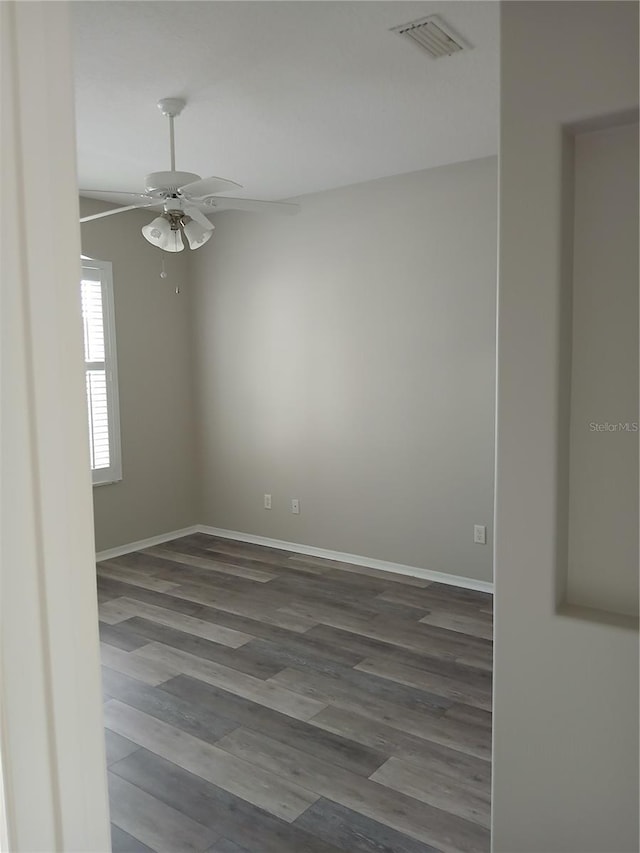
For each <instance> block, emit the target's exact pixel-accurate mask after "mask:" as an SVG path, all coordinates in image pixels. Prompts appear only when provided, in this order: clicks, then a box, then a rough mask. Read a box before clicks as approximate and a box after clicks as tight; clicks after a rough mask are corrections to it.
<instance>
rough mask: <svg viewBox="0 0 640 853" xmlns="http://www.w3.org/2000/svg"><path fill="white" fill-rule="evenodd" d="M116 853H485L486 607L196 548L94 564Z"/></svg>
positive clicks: (372, 577)
mask: <svg viewBox="0 0 640 853" xmlns="http://www.w3.org/2000/svg"><path fill="white" fill-rule="evenodd" d="M98 597H99V606H100V620H101V621H100V634H101V640H102V650H103V678H104V699H105V706H104V713H105V724H106V746H107V762H108V765H109V796H110V802H111V820H112V825H113V826H112V830H113V832H112V840H113V850H114V853H116V851H131V853H134V851H157V853H187V851H194V853H205V851H207V853H332V852H333V853H337V851H349V853H356V851H363V853H434V851H440V853H475V851H488V850H489V818H490V784H491V765H490V755H491V666H492V642H491V638H492V601H491V596H489V595H487V594H485V593H479V592H472V591H469V590H463V589H457V588H455V587H449V586H445V585H443V584H438V583H430V582H428V581H423V580H420V579H416V578H410V577H404V576H401V575H395V574H389V573H386V572H380V571H376V570H369V569H363V568H362V567H360V566H352V565H347V564H343V563H336V562H333V561H331V560H322V559H318V558H314V557H307V556H304V555H302V554H293V553H290V552H286V551H279V550H276V549H273V548H265V547H262V546H258V545H248V544H244V543H239V542H233V541H231V540H226V539H220V538H216V537H213V536H206V535H204V534H194V535H192V536H188V537H185V538H182V539H177V540H174V541H173V542H168V543H166V544H165V545H162V546H160V547H155V548H148V549H146V550H145V551H139V552H136V553H134V554H128V555H126V556H122V557H118V558H114V559H111V560H106V561H103V562H102V563H99V564H98Z"/></svg>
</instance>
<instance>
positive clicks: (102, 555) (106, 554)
mask: <svg viewBox="0 0 640 853" xmlns="http://www.w3.org/2000/svg"><path fill="white" fill-rule="evenodd" d="M201 530H202V528H201V526H200V525H199V524H193V525H191V527H183V528H182V530H172V531H171V532H170V533H160V534H159V535H158V536H150V537H149V538H148V539H139V540H138V541H137V542H129V543H127V544H126V545H118V547H117V548H107V550H106V551H97V552H96V562H98V563H99V562H100V560H111V559H113V557H121V556H122V555H123V554H132V553H133V552H134V551H142V550H143V549H144V548H151V547H152V546H153V545H162V543H163V542H170V541H171V540H172V539H179V538H180V537H181V536H190V535H191V534H192V533H200V531H201Z"/></svg>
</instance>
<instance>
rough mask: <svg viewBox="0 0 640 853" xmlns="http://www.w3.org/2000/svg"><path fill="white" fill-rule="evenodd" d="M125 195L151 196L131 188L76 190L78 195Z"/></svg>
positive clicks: (134, 196)
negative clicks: (133, 190) (132, 190)
mask: <svg viewBox="0 0 640 853" xmlns="http://www.w3.org/2000/svg"><path fill="white" fill-rule="evenodd" d="M89 194H91V195H126V196H130V197H131V198H151V196H149V195H148V194H147V193H136V192H131V190H78V195H87V196H88V195H89Z"/></svg>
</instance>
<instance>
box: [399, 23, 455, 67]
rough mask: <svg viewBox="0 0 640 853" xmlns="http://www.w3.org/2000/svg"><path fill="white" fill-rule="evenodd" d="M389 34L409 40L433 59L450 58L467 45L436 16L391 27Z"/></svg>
mask: <svg viewBox="0 0 640 853" xmlns="http://www.w3.org/2000/svg"><path fill="white" fill-rule="evenodd" d="M391 32H392V33H398V35H401V36H404V38H407V39H411V41H412V42H414V43H415V44H417V45H418V46H419V47H421V48H422V49H423V50H426V51H427V53H428V54H429V55H430V56H432V57H433V58H434V59H440V58H441V57H443V56H451V54H452V53H459V52H460V51H461V50H466V49H468V45H467V44H466V43H465V42H464V41H463V40H462V39H461V38H460V37H459V36H457V35H454V34H453V32H452V31H451V30H450V29H449V27H448V26H447V25H446V24H445V23H444V21H443V20H442V18H438V17H437V15H430V16H429V17H428V18H421V19H420V20H419V21H412V22H411V23H410V24H402V25H401V26H399V27H393V28H392V30H391Z"/></svg>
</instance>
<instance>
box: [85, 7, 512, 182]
mask: <svg viewBox="0 0 640 853" xmlns="http://www.w3.org/2000/svg"><path fill="white" fill-rule="evenodd" d="M71 8H72V15H73V29H74V59H75V78H76V99H77V130H78V171H79V183H80V186H81V187H88V188H95V187H99V188H105V189H113V190H138V189H139V190H142V188H143V184H144V176H145V175H146V174H147V173H148V172H152V171H159V170H164V169H168V168H169V161H168V158H169V154H168V142H167V119H166V118H164V117H163V116H162V115H161V114H160V112H159V111H158V110H157V108H156V102H157V100H158V99H159V98H161V97H167V96H182V97H185V98H186V99H187V101H188V105H187V107H186V109H185V111H184V112H183V114H182V115H181V116H180V118H178V119H177V120H176V148H177V163H176V167H177V168H178V169H181V170H185V171H192V172H196V173H198V174H200V175H201V176H203V177H204V176H207V175H219V176H222V177H225V178H230V179H232V180H234V181H237V182H238V183H240V184H242V185H243V187H244V189H243V190H242V191H239V192H237V193H234V195H239V196H245V197H249V198H264V199H281V198H288V197H293V196H297V195H301V194H304V193H308V192H314V191H318V190H324V189H329V188H332V187H337V186H342V185H346V184H352V183H357V182H359V181H366V180H371V179H374V178H380V177H384V176H387V175H393V174H400V173H403V172H410V171H414V170H418V169H425V168H429V167H433V166H439V165H443V164H445V163H452V162H456V161H460V160H468V159H472V158H476V157H483V156H487V155H490V154H495V153H496V152H497V146H498V96H499V91H498V51H499V33H498V3H496V2H482V0H475V2H434V3H432V2H426V3H425V2H411V3H407V2H400V1H399V2H366V0H363V1H362V2H347V3H345V2H313V0H310V2H305V1H304V0H298V2H286V0H280V2H269V0H266V2H251V0H249V2H188V0H187V2H181V0H169V2H153V0H151V2H146V0H145V2H135V0H127V2H112V0H108V2H105V0H90V2H84V0H83V1H82V2H75V3H72V4H71ZM434 13H437V14H439V15H441V16H442V17H443V18H444V20H445V22H446V23H448V24H449V25H450V26H451V27H453V29H454V30H455V31H457V32H458V33H460V34H461V35H462V36H463V37H464V38H465V39H466V40H467V41H468V42H470V43H471V44H472V45H473V49H472V50H470V51H468V52H465V53H460V54H458V55H454V56H452V57H446V58H444V59H439V60H433V59H431V58H430V57H429V56H428V54H426V53H423V52H422V51H421V50H420V49H419V48H418V47H416V46H415V45H413V44H412V43H411V42H407V41H405V40H404V39H403V38H401V37H399V36H398V35H396V34H395V33H391V32H389V28H390V27H393V26H396V25H398V24H404V23H406V22H408V21H412V20H415V19H416V18H421V17H423V16H425V15H429V14H434Z"/></svg>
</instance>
